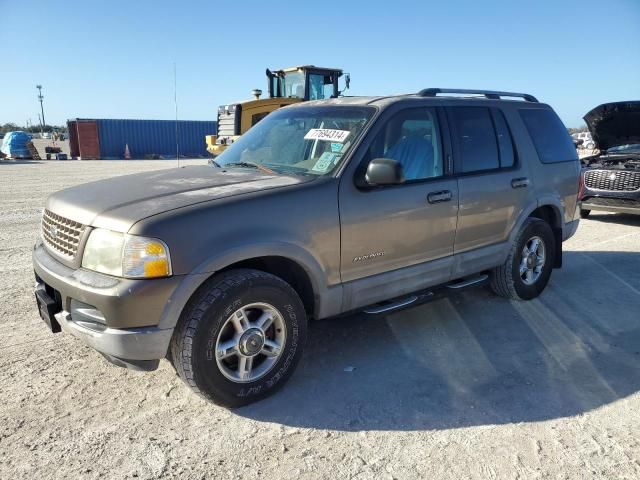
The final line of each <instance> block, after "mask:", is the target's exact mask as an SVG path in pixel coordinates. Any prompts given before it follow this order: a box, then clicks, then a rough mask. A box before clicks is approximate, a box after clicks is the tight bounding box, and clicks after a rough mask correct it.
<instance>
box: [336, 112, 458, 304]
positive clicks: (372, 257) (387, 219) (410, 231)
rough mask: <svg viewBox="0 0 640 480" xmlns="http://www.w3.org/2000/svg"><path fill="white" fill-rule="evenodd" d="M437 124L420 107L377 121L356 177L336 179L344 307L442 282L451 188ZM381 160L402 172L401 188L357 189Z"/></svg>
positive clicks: (451, 217)
mask: <svg viewBox="0 0 640 480" xmlns="http://www.w3.org/2000/svg"><path fill="white" fill-rule="evenodd" d="M441 120H444V117H443V116H442V118H439V116H438V111H437V109H435V108H427V107H424V108H405V109H403V110H401V111H399V112H397V113H395V114H393V115H391V116H390V117H387V120H384V119H381V120H379V122H378V123H379V125H378V128H377V131H375V130H374V132H372V138H370V140H369V142H368V143H365V144H364V145H363V147H362V148H363V149H365V154H364V156H363V158H362V160H361V161H359V162H358V164H359V165H358V168H357V171H356V172H355V178H354V174H353V173H351V174H346V175H344V176H343V178H342V181H341V183H340V193H339V195H340V198H339V201H340V224H341V244H342V249H341V276H342V281H343V282H344V283H345V284H347V287H346V293H347V298H346V302H345V304H346V307H347V308H356V307H358V306H362V305H366V304H370V303H375V302H376V301H379V300H381V299H386V298H392V297H394V296H398V295H401V294H404V293H408V292H411V291H415V290H417V289H419V288H421V287H422V286H424V284H428V283H431V284H433V283H438V282H441V281H446V280H448V279H449V275H450V263H449V262H448V260H447V259H450V258H451V255H452V253H453V242H454V238H455V229H456V217H457V214H458V187H457V181H456V179H455V178H453V177H451V176H450V175H449V174H448V172H447V168H446V166H445V163H446V162H445V161H444V159H445V158H447V150H448V142H447V144H446V145H445V144H443V141H442V134H441V131H442V129H443V122H442V121H441ZM375 128H376V127H374V129H375ZM380 157H383V158H393V159H394V160H396V161H398V162H400V163H401V164H402V165H403V168H404V170H405V176H406V181H405V183H403V184H400V185H390V186H381V187H373V188H366V187H364V188H363V187H358V186H357V183H358V177H361V176H363V175H364V171H365V170H366V166H367V165H368V163H369V162H370V161H371V160H372V159H374V158H380ZM443 259H444V260H443ZM409 269H411V271H409ZM396 276H397V277H398V278H395V277H396ZM349 282H351V283H349Z"/></svg>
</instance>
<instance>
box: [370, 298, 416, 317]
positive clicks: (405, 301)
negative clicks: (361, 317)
mask: <svg viewBox="0 0 640 480" xmlns="http://www.w3.org/2000/svg"><path fill="white" fill-rule="evenodd" d="M417 300H418V297H417V296H416V295H413V296H411V297H407V298H402V299H400V300H398V301H397V302H393V303H385V304H378V305H373V306H372V307H369V308H367V309H366V310H364V313H368V314H370V315H377V314H378V313H384V312H390V311H391V310H397V309H398V308H402V307H406V306H408V305H411V304H412V303H415V302H416V301H417Z"/></svg>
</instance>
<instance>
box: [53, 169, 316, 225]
mask: <svg viewBox="0 0 640 480" xmlns="http://www.w3.org/2000/svg"><path fill="white" fill-rule="evenodd" d="M314 178H315V177H302V176H289V175H267V174H265V173H262V172H260V171H258V170H255V171H254V170H245V169H233V170H220V169H216V168H213V167H210V166H206V165H202V166H189V167H183V168H172V169H167V170H159V171H156V172H144V173H136V174H133V175H124V176H121V177H114V178H109V179H106V180H100V181H97V182H91V183H85V184H82V185H78V186H76V187H71V188H68V189H66V190H61V191H60V192H57V193H54V194H53V195H51V196H50V197H49V198H48V200H47V209H48V210H50V211H52V212H53V213H56V214H58V215H61V216H63V217H65V218H69V219H71V220H75V221H76V222H80V223H82V224H84V225H92V226H94V227H100V228H108V229H110V230H115V231H119V232H126V231H128V230H129V229H130V228H131V226H133V224H134V223H136V222H138V221H140V220H142V219H144V218H147V217H150V216H152V215H156V214H159V213H162V212H166V211H169V210H174V209H177V208H182V207H187V206H189V205H194V204H196V203H202V202H209V201H212V200H217V199H222V198H228V197H232V196H236V195H243V194H247V193H252V192H257V191H264V190H269V189H273V188H279V187H285V186H289V185H296V184H301V183H306V182H310V181H312V180H313V179H314Z"/></svg>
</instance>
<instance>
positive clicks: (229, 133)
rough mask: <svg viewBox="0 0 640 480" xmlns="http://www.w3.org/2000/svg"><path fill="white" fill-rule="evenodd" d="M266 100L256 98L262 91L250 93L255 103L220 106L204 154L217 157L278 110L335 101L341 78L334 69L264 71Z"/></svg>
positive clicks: (347, 78) (311, 66)
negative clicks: (267, 88) (214, 130)
mask: <svg viewBox="0 0 640 480" xmlns="http://www.w3.org/2000/svg"><path fill="white" fill-rule="evenodd" d="M266 74H267V79H268V85H269V97H268V98H263V99H261V98H260V95H262V90H258V89H256V90H253V92H252V93H253V95H254V97H255V99H253V100H246V101H243V102H238V103H230V104H228V105H221V106H220V107H219V108H218V131H217V133H216V135H207V137H206V142H207V151H208V152H209V153H210V154H211V155H212V156H214V157H216V156H218V155H220V154H221V153H222V152H223V151H224V149H225V148H227V146H228V145H231V144H232V143H233V142H234V141H235V140H236V139H238V137H240V135H242V134H243V133H245V132H246V131H247V130H249V129H250V128H251V127H253V126H254V125H255V124H256V123H258V122H259V121H260V120H262V119H263V118H264V117H266V116H267V115H268V114H270V113H271V112H273V111H274V110H277V109H278V108H281V107H284V106H287V105H291V104H292V103H299V102H305V101H308V100H320V99H323V98H331V97H337V96H338V95H340V94H341V93H342V92H341V91H340V90H338V79H339V78H340V77H341V76H343V72H342V70H340V69H338V68H323V67H316V66H314V65H303V66H300V67H292V68H285V69H282V70H276V71H273V72H272V71H271V70H269V69H267V71H266ZM344 77H345V85H344V87H345V88H344V90H346V89H347V88H349V83H350V80H351V79H350V78H349V74H348V73H347V74H344Z"/></svg>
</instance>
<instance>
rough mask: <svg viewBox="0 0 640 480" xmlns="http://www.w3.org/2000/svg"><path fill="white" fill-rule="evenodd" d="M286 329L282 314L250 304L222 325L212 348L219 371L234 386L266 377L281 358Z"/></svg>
mask: <svg viewBox="0 0 640 480" xmlns="http://www.w3.org/2000/svg"><path fill="white" fill-rule="evenodd" d="M285 342H286V328H285V324H284V319H283V317H282V314H281V313H280V312H279V311H278V309H277V308H275V307H274V306H273V305H269V304H268V303H250V304H248V305H245V306H243V307H241V308H239V309H238V310H236V311H235V312H233V313H232V314H231V315H230V316H229V317H228V318H227V319H226V321H225V322H224V324H223V326H222V328H221V329H220V333H219V334H218V338H217V339H216V345H215V357H216V363H217V365H218V369H219V370H220V372H221V373H222V374H223V375H224V376H225V377H226V378H227V379H229V380H231V381H232V382H235V383H247V382H254V381H256V380H258V379H259V378H261V377H263V376H264V375H266V374H267V373H268V372H269V371H270V370H271V369H272V368H273V367H274V366H275V364H276V363H277V361H278V359H279V358H280V356H281V355H282V352H283V350H284V345H285Z"/></svg>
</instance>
